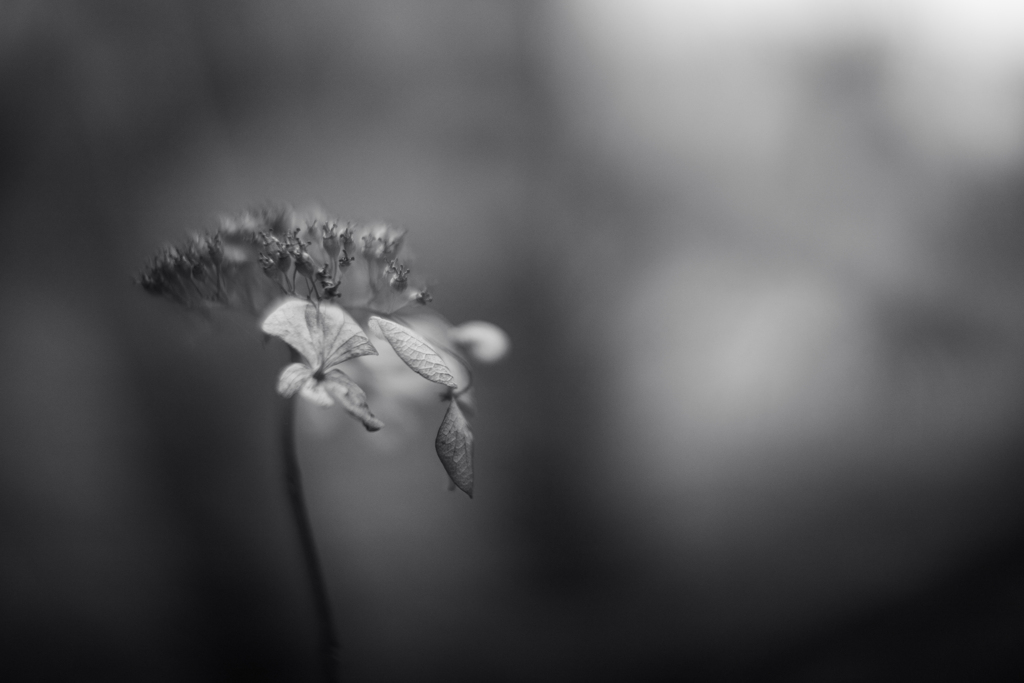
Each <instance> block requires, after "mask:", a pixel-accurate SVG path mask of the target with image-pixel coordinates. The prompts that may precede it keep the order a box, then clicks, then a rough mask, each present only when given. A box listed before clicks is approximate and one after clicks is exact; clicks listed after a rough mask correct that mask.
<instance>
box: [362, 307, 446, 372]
mask: <svg viewBox="0 0 1024 683" xmlns="http://www.w3.org/2000/svg"><path fill="white" fill-rule="evenodd" d="M369 324H370V329H371V330H374V331H376V332H379V333H380V334H381V336H383V337H384V338H385V339H387V341H388V343H389V344H391V348H393V349H394V350H395V353H397V354H398V357H399V358H401V359H402V361H403V362H404V363H405V364H406V365H408V366H409V367H410V368H412V370H413V371H414V372H415V373H416V374H418V375H420V376H421V377H425V378H426V379H429V380H430V381H431V382H437V383H438V384H443V385H445V386H446V387H451V388H452V389H455V388H457V387H458V384H456V383H455V377H453V376H452V373H451V370H449V369H448V366H447V365H446V364H445V362H444V359H442V358H441V356H439V355H437V352H436V351H434V349H432V348H431V347H430V344H428V343H427V340H426V339H424V338H423V337H421V336H420V335H419V334H417V333H416V332H413V331H412V330H410V329H409V328H408V327H405V326H404V325H399V324H398V323H396V322H395V321H393V320H385V319H384V318H378V317H377V316H372V317H371V318H370V323H369Z"/></svg>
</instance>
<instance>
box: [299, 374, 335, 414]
mask: <svg viewBox="0 0 1024 683" xmlns="http://www.w3.org/2000/svg"><path fill="white" fill-rule="evenodd" d="M299 395H300V396H302V398H304V399H306V400H307V401H311V402H313V403H315V404H317V405H318V406H320V407H321V408H326V407H328V406H332V405H334V399H333V398H331V394H330V393H329V392H328V391H327V387H325V386H324V383H323V382H317V381H316V380H315V379H313V378H312V377H310V378H309V379H308V380H307V381H306V383H305V384H304V385H303V386H302V390H301V391H300V392H299Z"/></svg>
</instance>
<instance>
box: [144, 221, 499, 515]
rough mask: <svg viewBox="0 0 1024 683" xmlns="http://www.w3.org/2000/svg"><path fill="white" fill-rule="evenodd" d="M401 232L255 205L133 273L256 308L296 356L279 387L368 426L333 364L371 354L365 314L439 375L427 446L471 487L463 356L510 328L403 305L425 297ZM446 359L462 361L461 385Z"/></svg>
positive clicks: (185, 299) (358, 399) (188, 300)
mask: <svg viewBox="0 0 1024 683" xmlns="http://www.w3.org/2000/svg"><path fill="white" fill-rule="evenodd" d="M404 242H405V232H404V231H401V230H397V229H395V228H394V227H392V226H390V225H387V224H385V223H374V224H370V225H362V226H360V225H354V224H352V223H344V224H342V223H339V222H338V221H336V220H333V219H331V218H329V217H327V216H325V215H323V214H322V213H321V212H305V213H299V212H296V211H293V210H291V209H261V210H258V211H250V212H247V213H245V214H242V215H241V216H238V217H236V218H230V219H223V220H222V221H221V225H220V227H219V228H218V229H217V230H216V231H215V232H213V233H212V234H210V235H197V236H193V237H192V238H191V239H190V240H188V241H187V242H186V244H185V245H183V246H180V247H168V248H166V249H164V251H163V252H161V253H160V254H159V255H157V257H156V258H155V259H154V260H153V261H152V262H151V263H150V265H149V266H148V267H147V268H146V270H145V271H144V272H143V273H142V275H140V277H139V284H140V285H141V286H142V287H143V288H144V289H145V290H146V291H148V292H151V293H153V294H157V295H160V296H163V297H166V298H168V299H171V300H172V301H175V302H177V303H179V304H182V305H185V306H187V307H190V308H210V307H216V306H224V307H232V308H240V309H243V310H247V311H249V312H251V313H253V314H254V315H258V316H260V317H261V318H262V320H261V325H260V326H261V329H262V330H263V331H264V332H265V333H267V334H268V335H271V336H275V337H278V338H280V339H282V340H283V341H285V342H286V343H287V344H288V345H289V346H290V347H291V348H292V350H293V354H292V355H293V360H294V361H295V362H293V363H291V364H290V365H288V366H287V367H285V368H284V370H283V371H282V372H281V375H280V377H279V379H278V385H277V390H278V393H280V394H281V395H283V396H286V397H291V396H293V395H296V394H298V395H300V396H302V397H303V398H305V399H306V400H308V401H311V402H312V403H315V404H317V405H320V406H324V407H326V406H331V405H335V404H338V405H340V406H341V407H342V408H344V409H345V410H346V411H347V412H348V413H349V414H351V415H352V416H353V417H355V418H357V419H359V420H360V421H361V422H362V423H363V425H364V426H365V427H366V429H368V430H370V431H376V430H378V429H380V428H381V427H383V426H384V423H383V422H381V421H380V420H379V419H378V418H377V417H376V416H375V415H374V414H373V413H372V412H371V411H370V408H369V406H368V405H367V400H366V399H367V397H366V393H365V392H364V391H363V390H362V388H361V387H360V386H359V385H358V384H356V382H355V381H354V380H353V379H352V378H351V377H349V376H348V375H347V374H346V373H345V372H343V371H342V370H341V368H340V366H341V364H342V363H344V362H345V361H347V360H350V359H354V358H359V357H361V356H376V355H377V349H376V347H375V346H374V344H373V343H372V342H371V341H370V339H369V337H367V336H366V333H365V332H364V331H363V326H364V325H365V326H366V327H367V328H368V329H369V330H370V331H371V332H373V333H374V334H375V335H376V336H377V337H378V338H379V339H381V340H383V341H384V342H386V343H387V344H388V345H389V346H390V347H391V349H393V350H394V352H395V354H396V355H397V357H398V358H399V359H400V360H401V362H402V363H404V364H405V365H406V366H408V368H409V369H411V370H412V371H413V372H415V373H416V374H418V375H419V376H420V377H422V378H424V379H427V380H429V381H431V382H434V383H435V384H436V385H441V386H443V387H444V390H443V396H444V398H445V399H446V400H448V402H449V407H448V411H447V413H446V414H445V417H444V420H443V421H442V423H441V427H440V429H439V430H438V434H437V438H436V440H435V448H436V450H437V454H438V457H439V458H440V459H441V463H442V464H443V465H444V467H445V470H446V471H447V472H448V475H449V476H450V477H451V480H452V482H453V484H454V485H455V486H457V487H458V488H460V489H462V490H463V491H465V492H466V493H467V494H469V495H470V496H472V495H473V467H472V456H473V434H472V432H471V431H470V429H469V424H468V422H467V421H466V418H465V416H464V415H463V409H464V408H468V407H470V406H471V401H470V398H469V396H468V395H467V392H468V391H469V390H470V388H471V386H472V371H471V368H470V366H469V361H468V360H467V357H469V358H473V359H474V360H479V361H481V362H485V363H486V362H494V361H496V360H498V359H500V358H501V357H502V356H504V355H505V353H506V352H507V351H508V337H507V336H505V333H504V332H502V331H501V330H500V329H499V328H497V327H495V326H494V325H490V324H489V323H481V322H474V323H467V324H466V325H462V326H459V327H454V326H452V325H451V323H449V322H448V321H446V320H444V318H442V317H441V316H440V315H436V314H432V315H431V316H429V317H428V318H427V319H422V317H421V318H419V319H417V318H416V317H415V316H409V315H404V314H403V309H404V308H405V307H407V306H409V305H410V304H418V305H420V306H422V305H425V304H427V303H429V302H430V301H431V297H430V294H429V293H428V292H427V291H426V289H425V288H422V287H417V286H414V285H413V284H412V283H411V280H410V274H411V271H410V267H409V265H408V263H407V261H406V260H405V259H404V258H403V255H402V250H403V246H404ZM342 305H344V306H345V308H342ZM449 362H451V363H453V366H454V365H462V366H464V370H465V376H466V378H467V379H466V383H465V386H461V387H460V386H459V385H458V383H457V382H456V377H455V375H454V374H453V373H452V371H451V369H450V368H449V365H448V363H449Z"/></svg>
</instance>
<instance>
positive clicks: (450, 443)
mask: <svg viewBox="0 0 1024 683" xmlns="http://www.w3.org/2000/svg"><path fill="white" fill-rule="evenodd" d="M434 448H435V449H436V450H437V457H439V458H440V459H441V464H442V465H444V469H445V471H446V472H448V476H449V477H451V479H452V481H453V482H455V485H456V486H458V487H459V488H460V489H462V490H463V491H465V492H466V495H468V496H469V497H470V498H472V497H473V432H471V431H470V430H469V423H468V422H466V418H465V416H464V415H463V414H462V410H461V409H460V408H459V404H458V402H456V401H452V402H451V403H450V404H449V405H448V412H447V413H445V415H444V420H442V421H441V428H440V429H438V430H437V438H436V439H435V440H434Z"/></svg>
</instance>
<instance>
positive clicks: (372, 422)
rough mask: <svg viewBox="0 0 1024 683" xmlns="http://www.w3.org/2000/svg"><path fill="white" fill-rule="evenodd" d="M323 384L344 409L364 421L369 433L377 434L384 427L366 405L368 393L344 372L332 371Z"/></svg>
mask: <svg viewBox="0 0 1024 683" xmlns="http://www.w3.org/2000/svg"><path fill="white" fill-rule="evenodd" d="M322 384H323V385H324V387H325V388H326V389H327V391H328V392H330V394H331V396H333V397H334V398H335V399H336V400H337V401H338V403H340V404H341V407H342V408H344V409H345V410H347V411H348V412H349V413H350V414H351V415H353V416H354V417H357V418H359V419H360V420H362V422H363V426H364V427H366V430H367V431H369V432H375V431H377V430H378V429H380V428H381V427H383V426H384V423H383V422H381V421H380V420H378V419H377V418H376V417H375V416H374V414H373V413H371V412H370V406H369V405H367V403H366V392H364V391H363V389H362V387H360V386H359V385H358V384H356V383H355V382H353V381H352V378H351V377H349V376H348V375H346V374H345V373H344V372H342V371H341V370H337V369H335V370H331V371H330V372H328V373H327V377H326V378H325V379H324V381H323V382H322Z"/></svg>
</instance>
